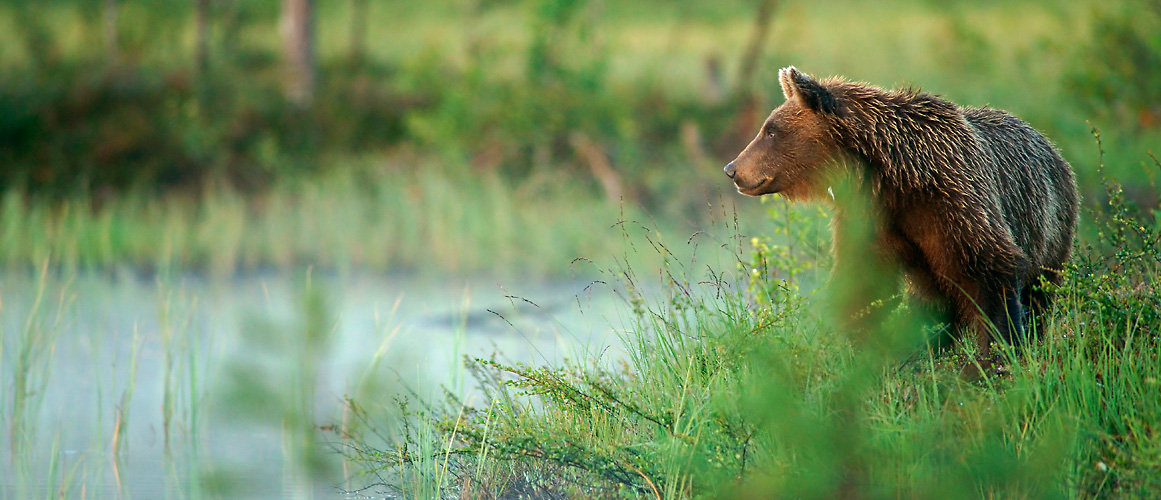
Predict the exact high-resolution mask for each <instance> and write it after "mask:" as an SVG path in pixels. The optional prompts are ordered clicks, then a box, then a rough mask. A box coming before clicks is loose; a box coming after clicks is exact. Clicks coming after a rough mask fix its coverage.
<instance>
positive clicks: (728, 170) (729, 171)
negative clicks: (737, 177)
mask: <svg viewBox="0 0 1161 500" xmlns="http://www.w3.org/2000/svg"><path fill="white" fill-rule="evenodd" d="M722 170H724V171H725V172H726V175H728V176H730V178H731V179H733V178H734V171H735V170H737V169H736V168H734V162H732V161H731V162H730V164H729V165H726V168H723V169H722Z"/></svg>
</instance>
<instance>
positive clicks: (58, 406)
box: [0, 273, 626, 498]
mask: <svg viewBox="0 0 1161 500" xmlns="http://www.w3.org/2000/svg"><path fill="white" fill-rule="evenodd" d="M42 285H43V292H42V293H41V294H40V296H41V299H40V300H39V302H38V301H37V295H38V289H40V288H41V286H42ZM590 285H591V286H590ZM621 304H622V302H621V301H620V299H618V298H617V297H616V295H615V293H613V291H612V290H610V289H609V288H608V286H607V285H603V284H600V283H597V284H592V283H590V282H589V281H584V280H577V281H554V282H538V283H498V282H495V281H487V280H462V279H461V280H450V281H447V280H445V281H438V282H437V281H424V280H417V279H414V278H408V277H399V276H365V275H354V276H344V277H338V276H319V275H309V274H305V273H299V274H292V273H285V274H266V275H253V276H247V277H240V278H236V279H232V280H227V281H222V280H217V281H215V280H206V279H202V278H200V277H197V276H188V277H184V278H179V279H175V280H168V281H163V280H157V279H147V278H139V277H135V276H110V275H104V274H102V275H81V276H77V277H75V278H72V279H67V280H66V279H61V278H55V277H51V276H50V277H48V278H46V279H43V280H41V279H38V278H36V277H26V276H5V277H2V278H0V333H2V336H3V340H4V344H3V350H2V351H0V377H2V380H3V386H2V391H0V396H3V401H4V404H3V412H2V413H0V415H2V416H3V421H2V423H3V430H2V431H0V434H2V437H0V444H2V445H3V450H0V453H2V454H3V458H2V459H0V498H43V497H46V496H57V495H59V494H60V493H61V492H63V493H64V496H67V497H71V498H82V497H83V498H200V497H225V498H307V497H314V498H348V497H350V496H349V495H347V494H344V493H343V489H344V488H346V487H348V485H349V483H347V482H345V480H344V478H345V477H346V476H348V475H350V474H351V473H352V472H353V470H352V468H351V467H350V466H349V465H348V464H344V463H343V461H342V459H341V456H340V455H339V454H337V453H334V452H333V451H332V450H331V449H330V448H329V447H328V446H327V445H328V443H331V442H335V441H337V440H338V438H337V436H336V434H334V433H333V432H331V431H330V430H329V429H330V426H332V425H338V424H341V423H342V420H343V418H344V408H345V405H344V402H343V401H344V397H345V396H347V395H353V396H357V397H358V398H359V400H360V401H361V402H364V403H366V402H368V401H370V402H385V400H386V399H387V397H388V395H389V394H392V393H399V392H406V391H416V392H419V393H421V394H425V393H430V394H434V393H435V392H434V391H435V390H437V389H438V388H439V387H440V386H441V385H443V386H446V387H449V388H450V389H451V390H453V391H454V392H457V393H458V394H461V395H463V396H464V397H467V398H469V399H471V398H472V397H473V393H472V391H471V381H470V380H469V379H465V377H464V373H463V370H462V368H461V367H462V357H463V356H465V355H466V356H479V357H490V356H493V355H496V353H499V355H501V356H503V358H504V359H507V360H518V361H524V362H529V363H545V362H558V361H560V360H562V359H564V358H572V359H580V358H585V357H589V358H591V357H595V356H596V353H603V354H602V355H601V357H602V358H603V359H617V358H618V357H619V353H620V352H621V351H620V347H619V343H618V341H617V336H616V334H615V331H614V326H616V325H620V324H622V318H621V317H620V316H619V315H620V314H623V311H624V310H625V309H626V308H624V307H621ZM30 318H31V319H30ZM135 352H136V357H135ZM20 386H22V387H25V388H27V390H26V391H25V392H21V391H20V390H18V387H20ZM119 420H120V421H122V422H124V423H123V425H121V426H120V427H121V428H120V429H118V427H119V425H118V421H119ZM115 450H117V451H116V452H115ZM304 450H305V451H304ZM302 456H317V457H321V458H320V460H321V465H317V464H315V465H311V466H310V467H307V466H305V465H303V464H302V462H301V461H300V460H298V458H300V457H302ZM308 469H309V471H308Z"/></svg>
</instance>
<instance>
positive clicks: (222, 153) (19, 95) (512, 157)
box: [0, 0, 1161, 275]
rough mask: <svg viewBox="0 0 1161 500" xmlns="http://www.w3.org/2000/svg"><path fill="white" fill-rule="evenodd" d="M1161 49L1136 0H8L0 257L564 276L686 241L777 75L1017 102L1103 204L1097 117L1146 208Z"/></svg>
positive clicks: (763, 109)
mask: <svg viewBox="0 0 1161 500" xmlns="http://www.w3.org/2000/svg"><path fill="white" fill-rule="evenodd" d="M1159 31H1161V4H1159V3H1158V2H1156V1H1150V0H1133V1H1125V2H1095V1H1094V2H1084V1H1074V2H1037V1H1021V2H957V1H934V0H932V1H925V2H886V3H872V2H858V1H840V2H826V3H812V2H793V1H777V0H762V1H726V2H712V3H707V2H693V1H673V2H650V1H645V2H603V1H583V0H566V1H548V0H543V1H542V0H528V1H516V0H465V1H462V2H454V1H432V2H410V1H391V2H386V1H374V0H350V1H342V0H333V1H314V2H308V1H305V0H304V1H303V2H301V3H299V2H292V1H289V0H288V1H283V2H280V1H274V0H253V1H236V0H191V1H189V2H171V1H160V0H158V1H153V0H134V1H117V0H108V1H102V0H88V1H83V0H76V1H63V0H33V1H19V2H17V1H9V2H4V3H3V4H2V5H0V67H2V68H3V71H2V73H0V75H2V76H0V163H2V164H3V169H2V170H0V186H2V188H3V195H2V196H3V197H4V200H6V201H4V205H3V206H4V210H3V217H4V220H5V224H4V227H5V231H4V233H3V238H4V244H3V245H2V250H0V259H3V260H5V261H7V262H8V264H10V265H12V264H15V265H25V264H27V263H29V262H32V263H35V262H37V260H38V257H37V256H38V255H40V253H41V250H42V249H52V251H53V252H54V253H55V254H57V255H59V256H60V258H61V259H62V260H61V261H62V262H63V263H66V264H69V265H76V266H82V267H84V266H108V265H117V264H121V263H125V262H130V263H132V264H133V265H135V266H138V267H141V266H146V267H150V268H156V267H166V266H170V265H173V264H175V263H176V264H179V265H180V266H186V267H188V266H192V267H199V268H212V269H213V270H214V271H215V272H218V273H231V272H234V271H237V270H244V269H253V268H258V267H261V266H267V265H270V266H288V265H299V264H314V265H317V266H323V267H331V268H336V267H345V266H358V267H363V268H372V269H378V270H393V271H394V270H433V269H434V270H446V271H453V272H461V271H466V272H486V273H494V272H506V273H509V272H510V273H516V274H526V273H537V274H542V275H543V274H554V273H557V274H558V273H560V272H562V271H565V270H567V267H568V264H567V263H568V262H569V261H571V259H573V258H575V257H577V256H587V257H591V256H593V255H599V254H602V253H604V252H607V251H609V250H610V246H609V245H610V243H607V240H608V239H609V238H607V237H605V235H608V232H607V231H600V230H599V228H600V227H602V225H604V226H607V224H608V223H609V221H610V220H613V221H615V220H617V219H618V218H619V217H620V212H621V211H622V210H629V211H633V212H637V211H638V210H640V211H641V212H642V213H647V214H648V216H649V217H652V218H654V219H655V220H656V221H658V223H659V224H662V225H672V226H675V227H677V226H679V227H681V229H682V230H683V231H684V230H686V229H690V230H691V232H692V231H693V230H696V229H697V224H698V223H699V222H700V221H703V219H704V218H705V217H706V216H707V215H706V210H704V209H703V207H705V205H706V200H707V199H715V200H716V199H717V198H718V197H719V196H727V197H730V196H733V195H731V194H730V193H729V191H730V189H729V186H728V181H726V180H725V179H724V178H722V176H721V175H720V174H719V170H720V166H721V165H723V164H724V163H725V162H727V161H729V160H730V159H732V158H733V156H734V154H736V152H737V151H738V150H739V149H740V147H741V146H743V145H744V144H745V143H746V142H747V141H748V139H749V138H750V137H752V135H753V133H754V131H755V130H756V123H757V121H758V120H760V119H761V118H763V117H764V116H765V114H766V113H767V112H768V111H769V109H771V108H772V107H774V106H776V105H778V104H779V103H780V102H781V99H782V98H781V94H780V91H779V88H778V85H777V78H776V75H777V70H778V69H779V68H781V67H784V66H787V65H791V64H793V65H796V66H797V67H799V68H800V69H802V70H804V71H806V72H808V73H812V74H815V75H819V76H826V75H844V76H846V77H848V78H850V79H854V80H861V81H867V82H871V83H874V84H877V85H880V86H885V87H900V86H913V87H917V88H921V89H923V90H925V91H929V92H933V93H937V94H940V95H943V96H945V97H947V98H949V99H951V100H953V101H955V102H957V103H960V104H963V105H975V106H981V105H990V106H994V107H998V108H1003V109H1007V110H1009V111H1011V112H1013V113H1015V114H1016V115H1018V116H1020V117H1022V118H1023V119H1025V120H1026V121H1028V122H1029V123H1031V124H1032V125H1033V126H1035V127H1037V128H1038V129H1040V130H1041V131H1043V132H1044V133H1045V134H1046V135H1047V136H1048V137H1050V138H1051V139H1052V140H1054V141H1055V142H1056V143H1057V144H1058V146H1059V147H1060V148H1061V149H1062V151H1063V152H1064V156H1065V157H1066V158H1067V159H1068V160H1069V161H1070V162H1072V164H1073V166H1074V168H1075V169H1076V171H1077V174H1078V177H1079V180H1080V183H1081V189H1082V191H1083V193H1084V195H1085V197H1086V199H1087V200H1089V201H1090V202H1091V201H1093V200H1095V199H1097V198H1099V197H1100V196H1101V195H1100V189H1099V188H1098V179H1099V175H1098V172H1097V165H1098V160H1099V153H1098V148H1097V144H1096V141H1095V140H1094V137H1093V129H1097V130H1099V132H1100V133H1101V137H1102V140H1103V143H1104V144H1103V145H1104V152H1105V155H1106V161H1105V163H1106V165H1107V169H1108V172H1109V175H1110V177H1112V178H1115V179H1117V180H1120V181H1122V182H1123V183H1124V184H1125V186H1126V190H1127V196H1128V197H1129V198H1130V199H1131V200H1133V201H1136V202H1139V203H1141V204H1143V205H1144V206H1152V202H1153V201H1155V200H1156V199H1157V197H1158V192H1159V191H1158V188H1157V183H1156V176H1157V174H1158V169H1157V168H1156V167H1155V166H1154V162H1153V160H1152V159H1151V158H1149V156H1148V152H1149V151H1150V150H1151V148H1154V147H1155V146H1154V145H1155V144H1157V143H1158V139H1159V138H1161V37H1158V36H1157V33H1158V32H1159ZM731 201H732V199H731ZM62 205H69V206H70V207H71V208H70V210H69V212H68V214H67V216H62V214H60V213H59V212H60V210H59V207H60V206H62ZM597 214H599V215H597ZM590 215H593V216H590ZM61 217H66V218H75V219H76V221H75V224H74V229H75V230H74V231H63V232H58V233H55V234H52V235H45V234H40V233H42V232H43V229H42V227H43V226H44V225H46V224H47V225H51V224H54V223H56V224H61V223H62V222H61ZM32 221H36V222H35V223H33V222H32ZM22 222H23V223H27V224H28V225H27V226H26V225H23V223H22ZM66 225H67V224H66ZM526 256H528V257H526Z"/></svg>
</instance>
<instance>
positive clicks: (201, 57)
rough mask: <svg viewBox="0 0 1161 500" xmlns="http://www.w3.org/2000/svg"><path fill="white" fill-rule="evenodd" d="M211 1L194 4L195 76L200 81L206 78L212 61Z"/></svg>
mask: <svg viewBox="0 0 1161 500" xmlns="http://www.w3.org/2000/svg"><path fill="white" fill-rule="evenodd" d="M209 31H210V0H195V3H194V75H196V77H197V79H198V80H199V81H201V80H204V79H205V77H206V68H207V67H208V66H209V59H210V55H209V52H210V41H209Z"/></svg>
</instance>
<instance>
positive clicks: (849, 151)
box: [725, 67, 1078, 354]
mask: <svg viewBox="0 0 1161 500" xmlns="http://www.w3.org/2000/svg"><path fill="white" fill-rule="evenodd" d="M779 79H780V80H781V83H782V92H783V94H785V96H786V102H785V103H783V104H782V105H781V106H779V107H778V108H777V109H775V110H774V111H773V112H772V113H770V117H769V118H767V119H766V121H765V123H764V124H763V125H762V128H761V130H760V131H759V132H758V135H757V137H755V138H754V140H753V141H752V142H750V144H749V145H748V146H746V148H745V149H744V150H743V151H742V152H741V153H740V154H739V155H738V157H737V159H735V160H734V161H732V162H730V163H729V165H726V167H725V172H726V175H728V176H729V177H730V178H731V179H733V181H734V184H735V185H736V186H737V189H738V191H739V192H741V193H742V194H746V195H750V196H759V195H763V194H767V193H781V194H782V195H783V196H786V197H787V198H789V199H811V198H816V199H827V200H830V199H831V198H833V196H834V194H833V192H831V193H830V196H827V194H828V191H829V190H830V187H829V185H828V183H829V182H831V181H833V179H834V178H835V177H834V174H836V173H837V174H840V175H844V176H848V177H851V178H855V179H859V180H860V182H861V183H862V184H863V185H864V186H865V187H866V188H867V189H866V190H867V191H868V192H869V197H870V202H871V204H872V210H873V211H874V212H875V213H874V214H873V215H874V216H875V219H877V220H876V222H875V226H874V227H875V234H874V236H873V241H874V246H875V249H876V250H877V253H878V254H879V255H880V256H882V257H886V258H887V259H888V260H890V261H893V262H894V263H895V264H896V265H898V266H901V267H902V269H903V270H904V273H905V275H906V276H907V278H908V284H909V285H910V288H911V289H912V290H913V291H916V292H918V294H919V295H921V296H924V297H926V298H928V299H932V300H934V301H935V303H936V304H943V306H944V307H943V309H944V310H945V311H946V312H947V313H948V314H949V315H950V318H949V319H950V320H951V322H952V324H953V325H954V326H955V327H956V329H955V331H957V332H966V331H974V334H975V335H976V339H975V340H976V341H977V343H978V345H980V346H981V347H982V348H983V349H984V352H985V354H986V352H987V351H986V348H987V345H988V338H989V337H988V332H989V331H990V326H989V325H988V322H990V323H991V325H994V326H995V327H996V329H998V331H999V333H1000V334H1001V335H1002V336H1003V337H1004V338H1005V339H1006V340H1009V341H1017V340H1019V339H1020V338H1021V337H1022V335H1021V334H1022V333H1023V331H1024V311H1025V310H1026V308H1028V309H1030V310H1031V311H1032V312H1033V313H1037V312H1039V311H1040V310H1042V309H1043V308H1044V307H1045V306H1046V305H1047V304H1048V297H1046V296H1045V295H1044V293H1043V291H1042V290H1040V289H1038V288H1034V286H1035V285H1037V284H1038V282H1039V280H1040V279H1045V280H1047V281H1048V282H1050V283H1059V282H1060V278H1061V277H1060V274H1059V272H1060V270H1061V268H1062V266H1063V264H1064V263H1065V261H1067V260H1068V258H1069V254H1070V253H1071V251H1072V239H1073V233H1074V231H1075V229H1076V217H1077V204H1078V194H1077V190H1076V182H1075V180H1074V176H1073V172H1072V169H1071V167H1070V166H1069V165H1068V162H1066V161H1064V159H1063V158H1061V156H1060V153H1059V152H1058V151H1057V150H1056V148H1054V147H1053V145H1052V144H1051V143H1049V142H1048V140H1047V139H1045V138H1044V136H1043V135H1041V134H1040V133H1039V132H1037V131H1036V130H1035V129H1033V128H1032V127H1031V126H1029V125H1028V124H1027V123H1024V122H1023V121H1021V120H1019V119H1017V118H1016V117H1014V116H1012V115H1010V114H1008V113H1006V112H1004V111H1000V110H997V109H992V108H988V107H984V108H964V107H959V106H957V105H955V104H953V103H951V102H949V101H947V100H944V99H941V98H939V97H937V96H934V95H931V94H927V93H922V92H918V91H915V90H885V89H882V88H878V87H874V86H871V85H868V84H864V83H854V82H849V81H846V80H844V79H842V78H828V79H822V80H816V79H814V78H812V77H810V76H807V75H805V74H803V73H801V72H799V71H798V70H796V69H795V68H794V67H788V68H785V69H783V70H781V71H780V72H779ZM835 210H836V212H835V219H836V220H840V219H841V218H842V217H843V214H842V213H841V207H836V209H835ZM839 238H841V235H840V234H838V233H837V232H836V234H835V239H836V248H837V241H838V240H839Z"/></svg>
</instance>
